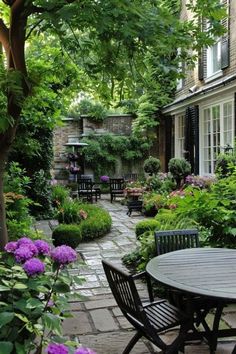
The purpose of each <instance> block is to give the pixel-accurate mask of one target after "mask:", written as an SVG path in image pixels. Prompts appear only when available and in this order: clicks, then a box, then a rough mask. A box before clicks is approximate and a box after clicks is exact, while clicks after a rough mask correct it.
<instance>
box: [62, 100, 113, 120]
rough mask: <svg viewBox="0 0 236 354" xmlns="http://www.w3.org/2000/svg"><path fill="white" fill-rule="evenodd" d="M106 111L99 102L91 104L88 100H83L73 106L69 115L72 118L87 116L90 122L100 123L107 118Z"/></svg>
mask: <svg viewBox="0 0 236 354" xmlns="http://www.w3.org/2000/svg"><path fill="white" fill-rule="evenodd" d="M107 114H108V111H107V110H106V109H105V107H104V106H103V105H102V104H101V103H100V102H92V101H91V100H88V99H83V100H81V101H80V103H79V104H78V105H77V106H75V105H73V106H72V108H71V110H70V111H69V115H70V116H72V117H78V118H79V117H80V116H81V115H87V116H88V117H89V119H90V120H92V121H95V122H102V121H103V120H104V119H105V118H106V117H107Z"/></svg>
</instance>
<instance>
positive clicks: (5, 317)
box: [0, 312, 15, 328]
mask: <svg viewBox="0 0 236 354" xmlns="http://www.w3.org/2000/svg"><path fill="white" fill-rule="evenodd" d="M14 317H15V313H14V312H1V313H0V328H1V327H3V326H4V325H6V324H7V323H9V322H11V321H12V320H13V318H14Z"/></svg>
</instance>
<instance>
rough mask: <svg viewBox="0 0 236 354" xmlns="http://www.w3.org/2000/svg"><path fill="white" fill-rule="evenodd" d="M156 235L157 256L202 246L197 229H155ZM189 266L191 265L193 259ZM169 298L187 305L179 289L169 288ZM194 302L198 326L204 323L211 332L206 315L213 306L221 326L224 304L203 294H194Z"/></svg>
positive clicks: (184, 296) (217, 325) (216, 321)
mask: <svg viewBox="0 0 236 354" xmlns="http://www.w3.org/2000/svg"><path fill="white" fill-rule="evenodd" d="M154 235H155V244H156V255H157V256H160V255H162V254H165V253H168V252H173V251H178V250H182V249H185V248H196V247H200V243H199V236H198V230H197V229H182V230H165V231H155V233H154ZM189 266H191V260H190V263H189ZM167 298H168V300H169V302H170V303H171V304H173V305H175V306H177V307H178V308H181V309H182V310H183V309H184V307H185V306H186V295H185V294H184V293H182V292H181V291H179V290H176V289H170V290H167ZM192 303H193V304H194V308H195V319H194V323H195V325H196V326H197V327H199V325H200V324H202V326H203V327H204V329H205V330H206V332H208V333H210V331H211V330H210V328H209V325H208V324H207V322H206V316H207V315H208V313H209V311H210V310H211V309H213V308H218V310H217V314H216V316H215V321H214V326H215V328H217V327H219V322H220V317H221V314H222V311H223V306H222V307H219V306H218V303H217V302H214V301H213V300H210V301H209V300H208V299H206V298H205V297H201V296H192Z"/></svg>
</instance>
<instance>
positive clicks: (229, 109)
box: [201, 101, 234, 174]
mask: <svg viewBox="0 0 236 354" xmlns="http://www.w3.org/2000/svg"><path fill="white" fill-rule="evenodd" d="M201 131H202V143H201V147H202V149H201V150H202V159H201V160H202V174H212V173H214V169H215V162H216V158H217V155H218V154H219V153H220V152H222V149H223V148H224V147H225V146H226V145H231V146H233V136H234V135H233V103H232V101H229V102H225V103H219V104H215V105H212V106H210V107H207V108H205V109H204V110H203V117H202V127H201Z"/></svg>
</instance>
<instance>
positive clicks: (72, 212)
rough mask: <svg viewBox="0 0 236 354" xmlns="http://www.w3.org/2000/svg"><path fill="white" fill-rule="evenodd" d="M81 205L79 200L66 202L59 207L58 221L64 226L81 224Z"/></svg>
mask: <svg viewBox="0 0 236 354" xmlns="http://www.w3.org/2000/svg"><path fill="white" fill-rule="evenodd" d="M80 210H81V203H80V201H77V200H70V199H68V200H65V201H64V202H63V204H61V205H59V209H58V214H57V219H58V221H59V223H62V224H79V223H80V221H81V216H80Z"/></svg>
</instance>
